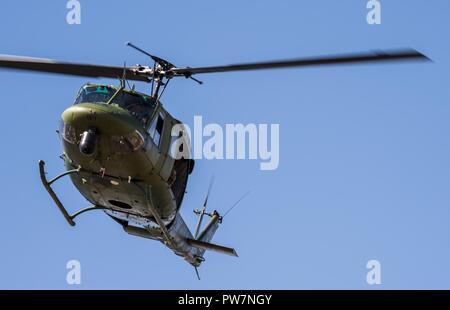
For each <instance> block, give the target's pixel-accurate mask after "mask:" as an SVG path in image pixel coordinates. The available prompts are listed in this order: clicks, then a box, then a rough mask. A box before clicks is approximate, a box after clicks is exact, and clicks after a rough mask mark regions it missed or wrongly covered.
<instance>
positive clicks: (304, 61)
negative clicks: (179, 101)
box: [167, 49, 430, 76]
mask: <svg viewBox="0 0 450 310" xmlns="http://www.w3.org/2000/svg"><path fill="white" fill-rule="evenodd" d="M402 60H403V61H405V60H430V59H429V58H428V57H426V56H425V55H423V54H421V53H419V52H418V51H416V50H413V49H404V50H394V51H388V52H382V51H374V52H366V53H355V54H346V55H335V56H323V57H311V58H299V59H291V60H276V61H270V62H259V63H247V64H235V65H226V66H215V67H198V68H184V69H182V68H173V69H170V70H168V72H167V73H168V74H172V75H174V76H176V75H184V76H190V75H192V74H200V73H216V72H230V71H248V70H262V69H279V68H290V67H310V66H323V65H338V64H356V63H370V62H388V61H391V62H392V61H402Z"/></svg>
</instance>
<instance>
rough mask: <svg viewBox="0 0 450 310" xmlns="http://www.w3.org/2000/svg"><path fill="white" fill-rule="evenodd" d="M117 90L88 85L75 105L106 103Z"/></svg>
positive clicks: (82, 90) (83, 88) (82, 89)
mask: <svg viewBox="0 0 450 310" xmlns="http://www.w3.org/2000/svg"><path fill="white" fill-rule="evenodd" d="M116 91H117V90H116V89H114V88H112V87H109V86H98V85H92V86H91V85H86V86H84V87H82V88H81V90H80V92H79V94H78V97H77V99H76V100H75V104H78V103H83V102H92V103H98V102H103V103H106V102H108V101H109V99H111V97H112V96H113V95H114V93H115V92H116Z"/></svg>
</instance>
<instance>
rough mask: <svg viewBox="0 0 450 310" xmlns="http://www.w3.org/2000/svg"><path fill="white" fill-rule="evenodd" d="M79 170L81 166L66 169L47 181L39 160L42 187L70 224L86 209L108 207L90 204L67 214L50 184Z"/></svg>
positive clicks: (72, 224)
mask: <svg viewBox="0 0 450 310" xmlns="http://www.w3.org/2000/svg"><path fill="white" fill-rule="evenodd" d="M80 171H81V168H77V169H73V170H68V171H66V172H64V173H61V174H60V175H58V176H56V177H55V178H53V179H51V180H50V181H48V180H47V177H46V172H45V162H44V161H43V160H40V161H39V173H40V175H41V181H42V184H43V185H44V187H45V189H46V190H47V192H48V193H49V195H50V197H52V199H53V201H54V202H55V204H56V206H57V207H58V209H59V211H61V213H62V215H63V216H64V218H65V219H66V221H67V222H68V223H69V225H70V226H75V224H76V223H75V221H74V219H75V218H76V217H77V216H78V215H80V214H83V213H85V212H88V211H93V210H105V209H108V208H106V207H102V206H91V207H88V208H84V209H80V210H78V211H77V212H75V213H73V214H69V212H67V210H66V208H65V207H64V205H63V204H62V203H61V200H59V198H58V196H57V195H56V193H55V192H54V191H53V189H52V186H51V185H52V184H53V183H55V182H56V181H58V180H59V179H61V178H62V177H65V176H66V175H70V174H74V173H79V172H80Z"/></svg>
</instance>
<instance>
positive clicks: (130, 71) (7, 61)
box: [0, 55, 151, 82]
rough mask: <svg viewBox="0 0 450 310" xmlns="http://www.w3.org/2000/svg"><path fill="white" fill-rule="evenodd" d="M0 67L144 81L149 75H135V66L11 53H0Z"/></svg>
mask: <svg viewBox="0 0 450 310" xmlns="http://www.w3.org/2000/svg"><path fill="white" fill-rule="evenodd" d="M0 68H8V69H14V70H27V71H35V72H47V73H58V74H66V75H75V76H86V77H95V78H99V77H105V78H113V79H116V78H122V77H124V76H125V78H126V79H127V80H134V81H145V82H148V81H149V76H151V75H148V74H147V75H146V74H142V75H137V73H136V71H138V69H137V68H130V67H128V68H124V67H115V66H102V65H91V64H79V63H70V62H61V61H56V60H52V59H45V58H31V57H20V56H11V55H0Z"/></svg>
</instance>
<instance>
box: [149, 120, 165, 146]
mask: <svg viewBox="0 0 450 310" xmlns="http://www.w3.org/2000/svg"><path fill="white" fill-rule="evenodd" d="M163 128H164V115H163V114H162V113H159V114H158V117H157V118H156V120H154V121H153V123H152V125H151V126H150V128H149V130H148V133H149V135H150V137H151V138H152V139H153V142H154V143H155V144H156V145H157V146H158V147H159V143H160V142H161V136H162V132H163Z"/></svg>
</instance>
